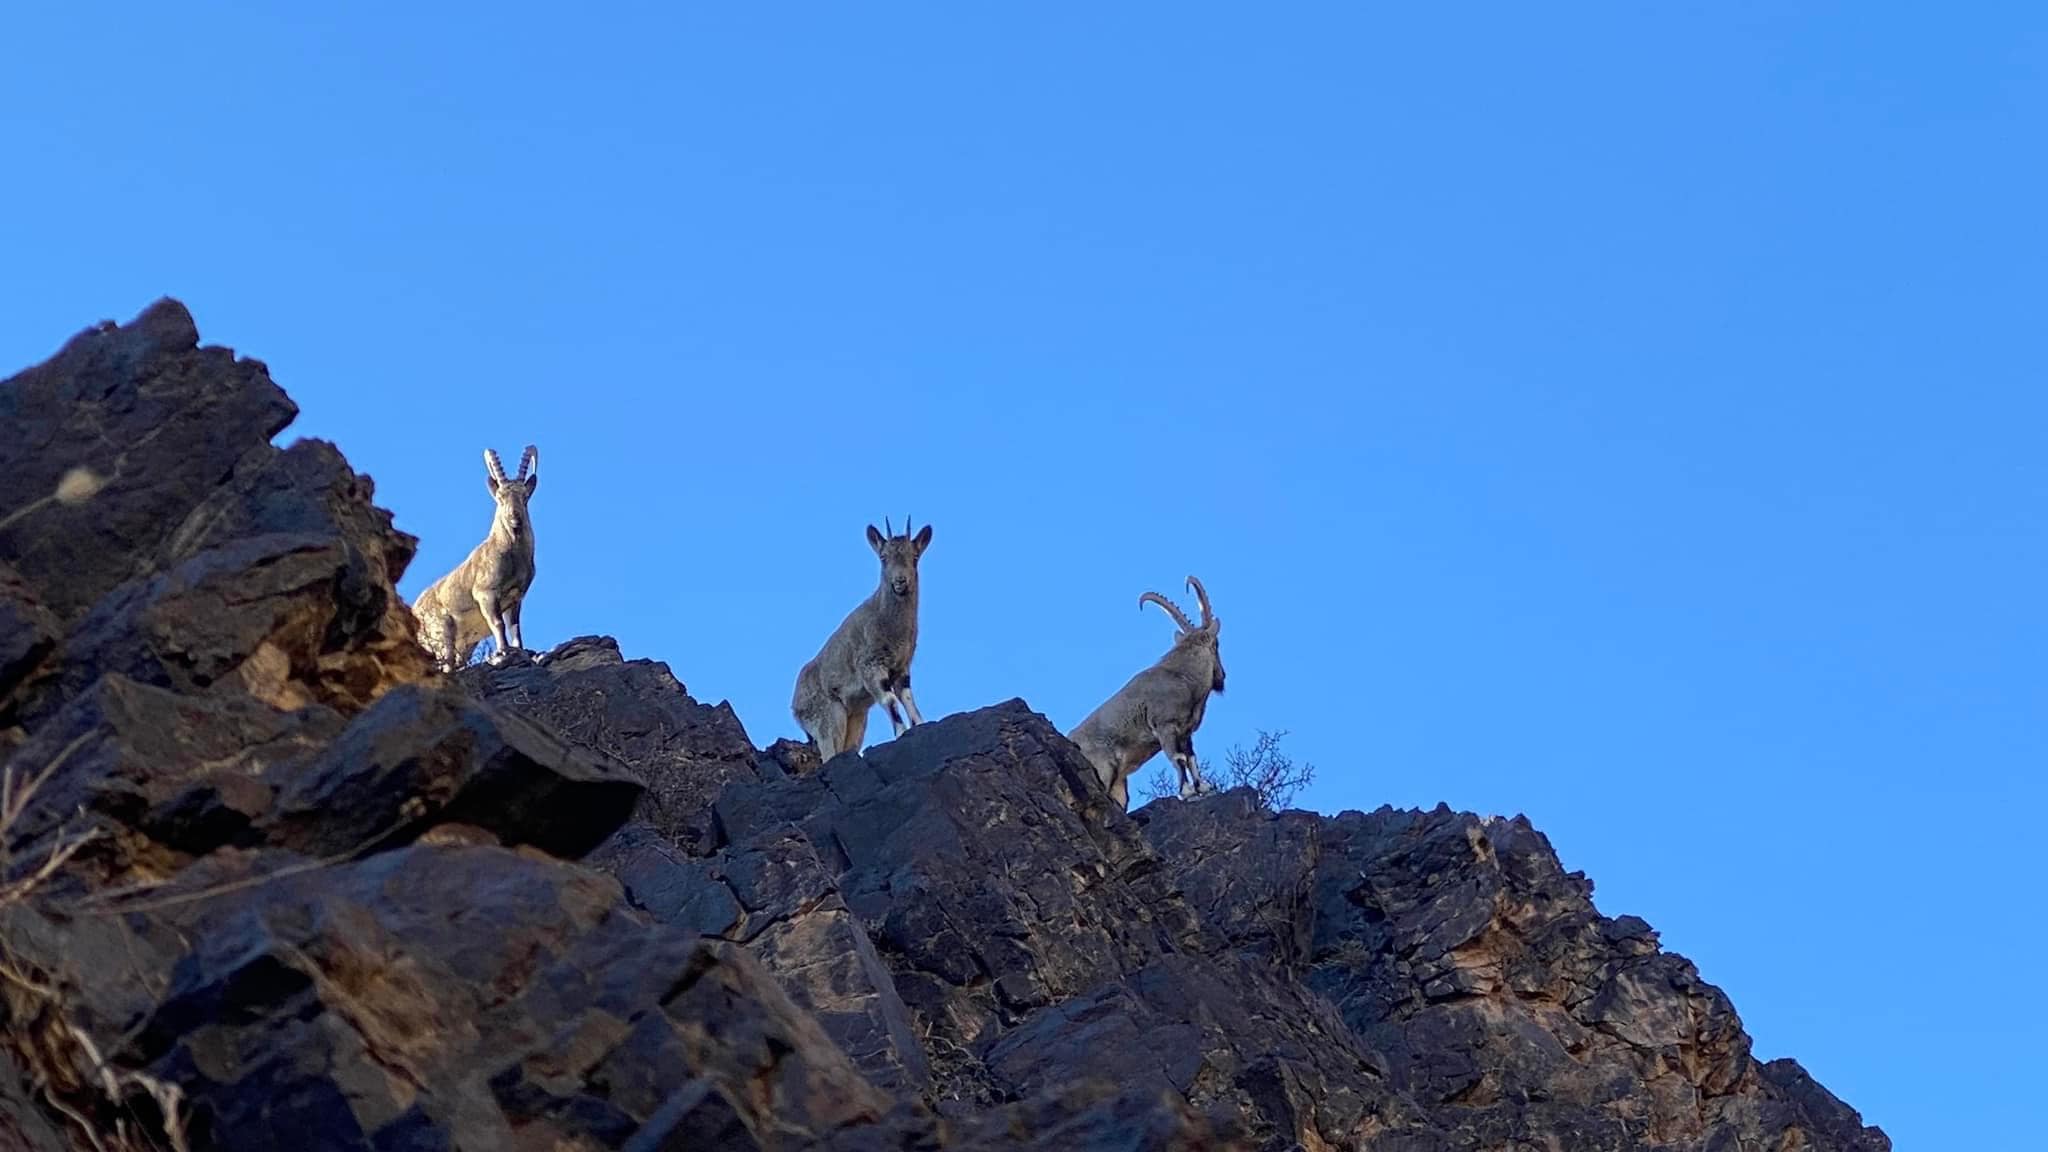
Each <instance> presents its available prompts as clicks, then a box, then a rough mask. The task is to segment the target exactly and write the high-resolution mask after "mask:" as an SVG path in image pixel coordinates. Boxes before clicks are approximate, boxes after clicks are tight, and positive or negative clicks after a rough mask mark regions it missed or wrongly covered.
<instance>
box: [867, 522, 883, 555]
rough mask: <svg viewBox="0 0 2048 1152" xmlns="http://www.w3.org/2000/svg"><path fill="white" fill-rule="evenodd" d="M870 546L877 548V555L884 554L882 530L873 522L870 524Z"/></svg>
mask: <svg viewBox="0 0 2048 1152" xmlns="http://www.w3.org/2000/svg"><path fill="white" fill-rule="evenodd" d="M868 547H870V548H873V549H874V550H875V555H877V556H880V555H881V554H882V532H881V530H880V529H878V528H876V527H875V526H874V525H873V524H870V525H868Z"/></svg>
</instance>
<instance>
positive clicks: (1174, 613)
mask: <svg viewBox="0 0 2048 1152" xmlns="http://www.w3.org/2000/svg"><path fill="white" fill-rule="evenodd" d="M1147 601H1150V602H1151V603H1154V604H1157V605H1159V606H1160V607H1161V608H1164V609H1166V614H1167V615H1168V616H1171V617H1173V622H1174V623H1175V624H1178V625H1180V630H1181V631H1183V632H1193V631H1194V630H1195V626H1194V625H1193V624H1190V623H1188V616H1187V613H1185V612H1182V611H1181V610H1180V605H1178V604H1175V603H1174V602H1173V601H1171V600H1168V599H1167V598H1166V597H1164V596H1161V595H1160V594H1159V593H1157V592H1147V593H1145V594H1144V595H1142V596H1140V597H1138V607H1139V609H1140V610H1143V608H1144V607H1145V604H1146V602H1147Z"/></svg>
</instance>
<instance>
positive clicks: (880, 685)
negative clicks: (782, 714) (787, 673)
mask: <svg viewBox="0 0 2048 1152" xmlns="http://www.w3.org/2000/svg"><path fill="white" fill-rule="evenodd" d="M884 523H885V524H886V523H887V521H884ZM931 542H932V530H931V526H930V525H926V526H925V528H924V531H922V532H919V533H918V534H917V535H916V536H915V537H913V536H912V535H911V534H910V525H909V523H908V522H907V521H906V522H905V524H904V526H903V535H901V536H897V535H893V534H887V535H885V534H884V533H882V532H880V531H878V530H876V528H875V526H874V525H872V524H870V525H868V546H869V547H871V548H873V549H874V550H875V555H876V556H877V557H879V558H880V559H881V561H882V580H881V584H880V586H878V587H877V588H876V589H875V591H874V594H873V595H871V596H869V597H868V598H867V599H866V600H863V601H861V602H860V604H859V605H857V606H856V607H855V608H854V610H853V611H852V612H849V613H847V616H846V619H845V620H843V621H841V622H840V625H839V627H838V628H837V629H835V630H834V631H833V633H832V635H831V636H830V637H829V638H827V639H826V641H825V646H824V647H823V648H822V649H820V650H819V652H818V654H817V655H816V656H815V657H812V659H811V661H810V663H808V664H805V665H804V666H803V669H802V670H801V671H799V672H798V673H797V676H796V692H795V694H794V696H792V698H791V699H790V705H789V707H790V711H791V712H793V713H795V715H796V721H797V723H798V724H801V725H802V726H803V730H804V734H805V735H807V736H809V737H810V738H811V742H812V743H813V744H815V745H816V746H817V749H818V761H819V763H821V764H822V763H824V762H825V761H828V760H830V759H832V758H833V757H834V756H837V755H839V754H840V753H841V752H849V751H859V750H860V747H861V742H862V741H863V740H865V739H866V738H867V731H868V709H870V708H873V707H874V706H875V705H876V704H877V703H880V704H881V705H882V706H883V707H884V708H886V709H888V712H889V724H890V726H891V727H892V728H893V729H894V730H895V734H896V735H898V736H901V735H903V733H904V732H905V731H906V730H908V729H909V728H910V727H911V726H912V725H916V724H922V723H924V716H923V715H922V714H921V713H919V712H918V710H917V701H916V699H915V698H913V697H912V696H911V694H910V661H911V657H913V656H915V655H916V653H917V562H918V559H919V558H920V557H922V556H923V555H924V550H925V549H926V548H927V547H929V546H930V544H931ZM906 717H907V718H908V721H907V722H906Z"/></svg>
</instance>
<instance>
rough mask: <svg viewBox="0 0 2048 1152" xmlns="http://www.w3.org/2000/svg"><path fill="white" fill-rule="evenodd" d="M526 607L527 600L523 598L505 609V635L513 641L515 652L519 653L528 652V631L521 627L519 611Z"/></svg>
mask: <svg viewBox="0 0 2048 1152" xmlns="http://www.w3.org/2000/svg"><path fill="white" fill-rule="evenodd" d="M525 606H526V599H525V598H524V597H521V598H520V599H518V600H514V601H513V602H512V606H511V607H510V608H507V609H505V635H506V636H507V637H509V638H510V639H511V641H512V648H513V650H514V651H518V652H524V651H526V631H525V630H524V629H523V628H521V627H520V626H519V610H520V609H522V608H524V607H525Z"/></svg>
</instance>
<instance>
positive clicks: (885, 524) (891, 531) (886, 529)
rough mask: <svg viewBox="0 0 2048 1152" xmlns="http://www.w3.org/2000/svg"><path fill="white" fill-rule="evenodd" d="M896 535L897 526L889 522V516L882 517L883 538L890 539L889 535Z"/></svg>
mask: <svg viewBox="0 0 2048 1152" xmlns="http://www.w3.org/2000/svg"><path fill="white" fill-rule="evenodd" d="M894 535H896V529H895V527H894V526H893V525H891V524H890V523H889V518H888V517H887V516H884V517H882V538H883V539H888V538H889V537H891V536H894Z"/></svg>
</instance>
